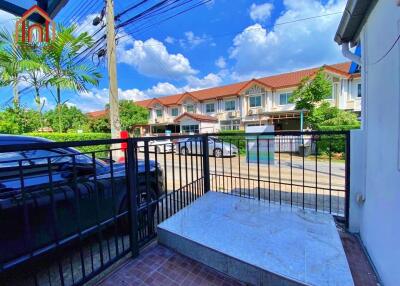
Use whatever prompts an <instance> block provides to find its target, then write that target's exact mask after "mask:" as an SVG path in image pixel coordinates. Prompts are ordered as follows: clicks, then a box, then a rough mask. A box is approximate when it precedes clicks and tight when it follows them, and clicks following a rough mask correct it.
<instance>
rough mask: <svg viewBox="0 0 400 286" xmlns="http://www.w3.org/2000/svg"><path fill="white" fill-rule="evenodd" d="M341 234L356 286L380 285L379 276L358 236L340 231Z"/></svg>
mask: <svg viewBox="0 0 400 286" xmlns="http://www.w3.org/2000/svg"><path fill="white" fill-rule="evenodd" d="M339 234H340V238H341V239H342V244H343V248H344V251H345V253H346V257H347V261H348V263H349V266H350V271H351V274H352V275H353V280H354V284H355V285H356V286H376V285H379V284H378V280H377V277H376V276H375V273H374V271H373V269H372V267H371V265H370V263H369V261H368V258H367V257H366V255H365V253H364V251H363V249H362V247H361V245H360V242H359V240H358V239H357V237H356V236H354V235H351V234H349V233H345V232H340V231H339Z"/></svg>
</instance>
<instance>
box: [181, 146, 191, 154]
mask: <svg viewBox="0 0 400 286" xmlns="http://www.w3.org/2000/svg"><path fill="white" fill-rule="evenodd" d="M186 154H189V150H188V148H186V147H182V148H181V155H186Z"/></svg>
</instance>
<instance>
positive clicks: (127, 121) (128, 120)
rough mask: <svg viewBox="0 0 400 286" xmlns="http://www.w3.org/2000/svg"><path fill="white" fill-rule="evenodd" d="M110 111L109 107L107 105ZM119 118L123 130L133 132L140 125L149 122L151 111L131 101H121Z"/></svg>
mask: <svg viewBox="0 0 400 286" xmlns="http://www.w3.org/2000/svg"><path fill="white" fill-rule="evenodd" d="M106 109H107V110H108V109H109V105H108V104H107V105H106ZM119 117H120V120H121V128H122V130H128V131H132V127H133V126H134V125H138V124H147V123H148V121H149V111H148V109H147V108H145V107H143V106H140V105H137V104H135V103H134V102H132V101H130V100H120V101H119Z"/></svg>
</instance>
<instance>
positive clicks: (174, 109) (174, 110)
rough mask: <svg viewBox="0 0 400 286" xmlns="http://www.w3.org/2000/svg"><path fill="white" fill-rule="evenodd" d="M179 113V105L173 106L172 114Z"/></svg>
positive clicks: (176, 114)
mask: <svg viewBox="0 0 400 286" xmlns="http://www.w3.org/2000/svg"><path fill="white" fill-rule="evenodd" d="M178 114H179V109H178V107H173V108H172V109H171V115H172V116H178Z"/></svg>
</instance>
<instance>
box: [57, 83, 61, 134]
mask: <svg viewBox="0 0 400 286" xmlns="http://www.w3.org/2000/svg"><path fill="white" fill-rule="evenodd" d="M61 108H62V106H61V90H60V87H59V86H57V111H58V132H60V133H61V132H62V122H61V117H62V115H61V112H62V110H61Z"/></svg>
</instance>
